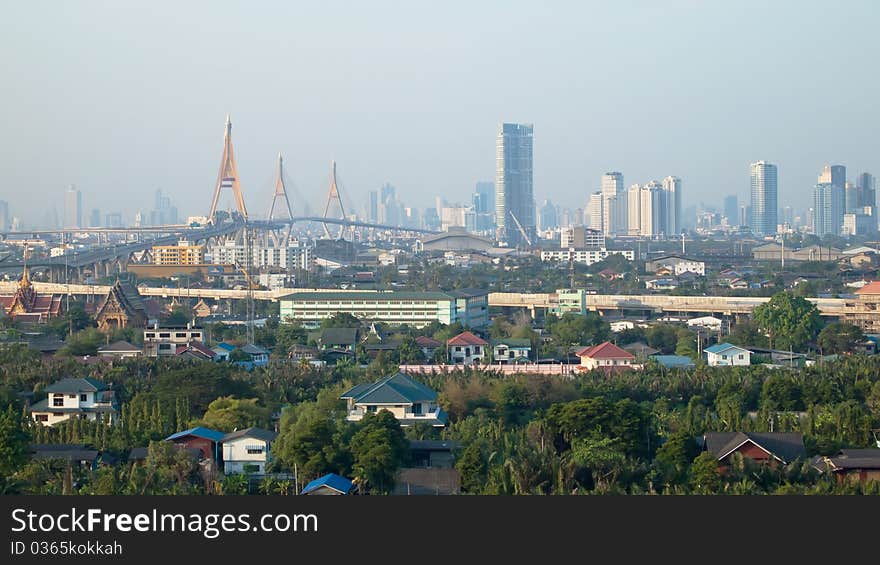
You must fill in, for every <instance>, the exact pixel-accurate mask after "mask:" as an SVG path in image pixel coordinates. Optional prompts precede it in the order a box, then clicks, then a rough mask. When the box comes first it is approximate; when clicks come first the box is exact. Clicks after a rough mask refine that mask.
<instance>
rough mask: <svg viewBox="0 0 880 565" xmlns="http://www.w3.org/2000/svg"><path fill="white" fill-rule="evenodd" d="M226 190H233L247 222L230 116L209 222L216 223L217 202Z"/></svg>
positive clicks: (227, 121)
mask: <svg viewBox="0 0 880 565" xmlns="http://www.w3.org/2000/svg"><path fill="white" fill-rule="evenodd" d="M224 188H230V189H232V196H233V198H234V199H235V207H236V208H237V209H238V213H239V214H241V217H242V219H243V220H245V221H247V208H245V205H244V198H243V197H242V195H241V182H240V179H239V178H238V166H237V165H236V164H235V152H234V151H233V149H232V121H230V119H229V114H227V115H226V133H225V134H224V135H223V158H222V159H221V160H220V172H219V173H218V174H217V183H216V184H215V185H214V198H213V200H212V201H211V211H210V212H209V213H208V222H210V223H212V224H213V223H214V221H215V219H214V214H216V213H217V202H218V201H219V200H220V191H221V190H222V189H224Z"/></svg>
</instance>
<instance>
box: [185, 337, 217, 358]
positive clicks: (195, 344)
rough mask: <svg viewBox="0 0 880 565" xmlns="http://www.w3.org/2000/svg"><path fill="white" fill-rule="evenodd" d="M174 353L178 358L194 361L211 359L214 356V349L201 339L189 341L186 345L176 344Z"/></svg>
mask: <svg viewBox="0 0 880 565" xmlns="http://www.w3.org/2000/svg"><path fill="white" fill-rule="evenodd" d="M176 355H177V357H180V358H187V359H193V360H196V361H213V360H214V358H215V353H214V350H213V349H211V348H210V347H208V346H207V345H205V344H204V343H202V342H201V341H191V342H189V343H188V344H186V345H178V346H177V349H176Z"/></svg>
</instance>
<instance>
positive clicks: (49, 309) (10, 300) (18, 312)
mask: <svg viewBox="0 0 880 565" xmlns="http://www.w3.org/2000/svg"><path fill="white" fill-rule="evenodd" d="M0 308H3V313H4V314H5V315H7V316H9V317H11V318H13V319H15V321H17V322H24V323H32V324H44V323H46V322H47V321H49V319H51V318H55V317H57V316H60V315H61V296H56V295H53V294H39V293H38V292H37V291H36V290H34V286H33V285H32V284H31V279H30V277H29V276H28V268H27V251H25V265H24V272H23V273H22V275H21V281H19V283H18V288H17V289H16V290H15V294H13V295H6V296H0Z"/></svg>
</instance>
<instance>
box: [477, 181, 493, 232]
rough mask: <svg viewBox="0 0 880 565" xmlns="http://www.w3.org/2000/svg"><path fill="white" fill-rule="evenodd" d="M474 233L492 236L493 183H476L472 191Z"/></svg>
mask: <svg viewBox="0 0 880 565" xmlns="http://www.w3.org/2000/svg"><path fill="white" fill-rule="evenodd" d="M473 204H474V231H476V232H477V233H479V234H483V235H492V234H493V232H494V229H495V183H493V182H478V183H477V185H476V187H475V189H474V197H473Z"/></svg>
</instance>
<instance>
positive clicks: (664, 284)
mask: <svg viewBox="0 0 880 565" xmlns="http://www.w3.org/2000/svg"><path fill="white" fill-rule="evenodd" d="M645 288H646V289H648V290H674V289H676V288H678V281H676V280H675V279H673V278H658V279H651V280H647V281H645Z"/></svg>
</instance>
